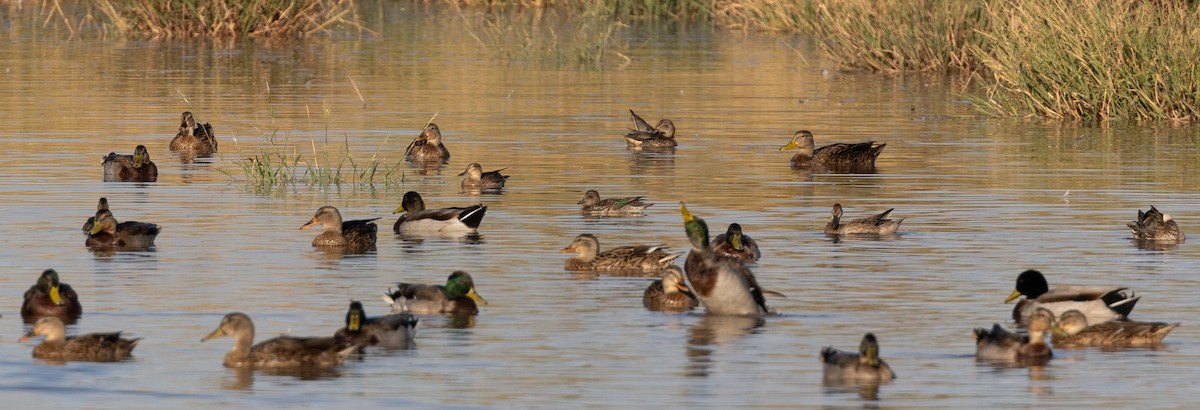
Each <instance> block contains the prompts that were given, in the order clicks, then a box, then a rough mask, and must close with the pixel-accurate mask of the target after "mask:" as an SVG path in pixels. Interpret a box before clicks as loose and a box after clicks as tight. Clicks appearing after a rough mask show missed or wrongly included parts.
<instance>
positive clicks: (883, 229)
mask: <svg viewBox="0 0 1200 410" xmlns="http://www.w3.org/2000/svg"><path fill="white" fill-rule="evenodd" d="M892 209H895V208H892ZM892 209H888V210H886V211H883V213H880V214H878V215H871V216H868V217H866V218H859V219H855V220H853V221H849V222H842V204H833V217H832V218H829V223H827V224H825V233H826V234H829V235H855V234H867V235H892V234H895V233H896V230H897V229H900V223H901V222H904V218H900V219H888V214H890V213H892Z"/></svg>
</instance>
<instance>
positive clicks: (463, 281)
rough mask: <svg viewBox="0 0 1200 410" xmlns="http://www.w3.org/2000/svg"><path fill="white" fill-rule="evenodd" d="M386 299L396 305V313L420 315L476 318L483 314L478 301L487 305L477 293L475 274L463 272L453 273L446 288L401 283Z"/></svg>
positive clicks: (443, 286) (393, 310)
mask: <svg viewBox="0 0 1200 410" xmlns="http://www.w3.org/2000/svg"><path fill="white" fill-rule="evenodd" d="M386 299H387V300H388V301H389V303H391V304H392V312H397V313H399V312H407V313H412V314H416V315H441V314H449V315H452V316H473V315H476V314H478V313H479V306H478V305H477V304H476V302H478V303H479V304H483V305H486V304H487V300H486V299H484V298H483V297H482V296H479V293H477V292H475V280H474V279H472V278H471V274H469V273H467V272H463V271H454V273H451V274H450V276H449V277H447V278H446V284H445V285H432V284H422V283H405V282H400V283H398V284H396V290H395V291H394V292H391V294H389V295H387V298H386Z"/></svg>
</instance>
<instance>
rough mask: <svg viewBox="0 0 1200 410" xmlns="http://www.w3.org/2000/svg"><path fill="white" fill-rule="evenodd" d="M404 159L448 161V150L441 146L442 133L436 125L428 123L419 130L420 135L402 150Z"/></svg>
mask: <svg viewBox="0 0 1200 410" xmlns="http://www.w3.org/2000/svg"><path fill="white" fill-rule="evenodd" d="M404 158H406V159H408V160H409V161H419V162H428V161H439V162H445V161H447V160H449V159H450V150H448V149H446V146H445V145H442V131H441V130H440V129H438V126H437V124H434V123H430V124H429V125H426V126H425V129H424V130H421V135H418V136H417V137H416V138H414V139H413V141H412V142H411V143H409V144H408V148H406V149H405V150H404Z"/></svg>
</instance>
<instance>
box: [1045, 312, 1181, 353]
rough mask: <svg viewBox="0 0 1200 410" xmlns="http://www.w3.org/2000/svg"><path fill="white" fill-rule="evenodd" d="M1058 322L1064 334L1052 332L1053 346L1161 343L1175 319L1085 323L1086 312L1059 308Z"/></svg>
mask: <svg viewBox="0 0 1200 410" xmlns="http://www.w3.org/2000/svg"><path fill="white" fill-rule="evenodd" d="M1058 325H1059V326H1060V327H1062V328H1063V331H1065V332H1066V333H1065V334H1054V335H1053V337H1051V339H1052V340H1053V341H1054V347H1081V346H1102V347H1132V346H1154V345H1158V344H1160V343H1162V341H1163V338H1165V337H1167V333H1171V330H1174V329H1175V328H1177V327H1179V324H1178V323H1165V322H1138V321H1134V320H1110V321H1107V322H1104V323H1097V324H1094V325H1091V326H1088V320H1087V316H1086V315H1084V314H1083V312H1080V311H1078V310H1075V309H1071V310H1068V311H1066V312H1063V313H1062V315H1061V316H1059V318H1058Z"/></svg>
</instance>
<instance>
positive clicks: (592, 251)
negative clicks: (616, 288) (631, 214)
mask: <svg viewBox="0 0 1200 410" xmlns="http://www.w3.org/2000/svg"><path fill="white" fill-rule="evenodd" d="M559 252H561V253H570V252H575V253H577V255H575V256H572V257H570V258H567V262H566V265H565V266H564V269H566V270H569V271H604V272H611V271H633V272H659V271H662V270H663V269H666V268H667V267H669V266H671V264H672V263H675V259H678V258H679V257H680V256H682V254H680V253H673V254H668V253H667V252H666V251H665V248H664V247H663V245H639V246H621V247H617V248H612V249H609V250H607V251H604V252H600V240H599V239H597V238H596V235H592V234H589V233H585V234H581V235H579V236H576V237H575V240H574V241H571V245H569V246H567V247H566V248H563V249H562V250H561V251H559Z"/></svg>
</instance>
